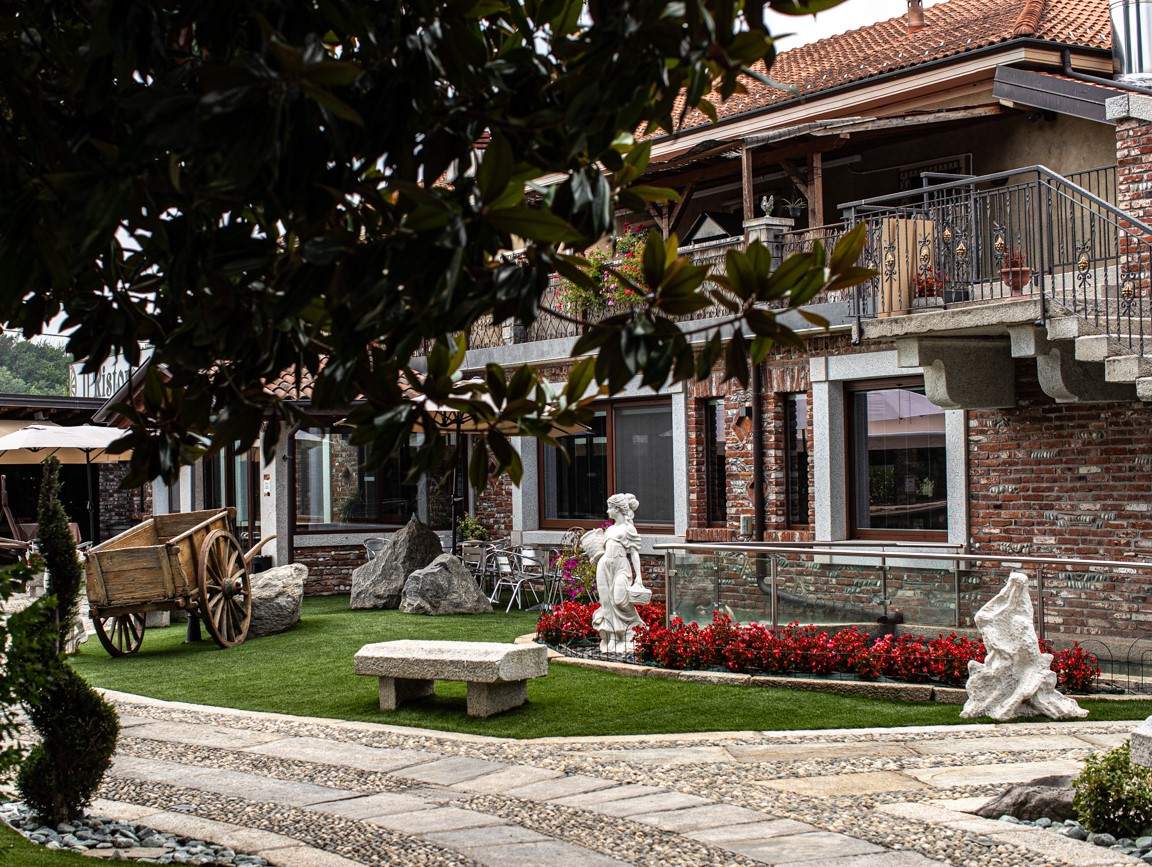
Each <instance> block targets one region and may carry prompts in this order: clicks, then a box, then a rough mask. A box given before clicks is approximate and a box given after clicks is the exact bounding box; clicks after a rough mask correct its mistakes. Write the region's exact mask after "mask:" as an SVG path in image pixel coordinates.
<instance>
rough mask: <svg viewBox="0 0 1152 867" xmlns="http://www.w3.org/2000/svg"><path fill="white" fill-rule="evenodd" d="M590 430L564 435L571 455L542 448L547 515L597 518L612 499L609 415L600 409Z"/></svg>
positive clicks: (564, 443)
mask: <svg viewBox="0 0 1152 867" xmlns="http://www.w3.org/2000/svg"><path fill="white" fill-rule="evenodd" d="M589 427H590V428H591V429H590V430H589V431H588V433H579V434H573V435H571V436H564V437H560V443H561V445H563V446H564V449H565V451H567V452H568V458H565V457H564V454H563V452H561V451H560V449H558V448H556V447H554V446H545V447H544V448H543V449H542V450H541V462H542V464H543V474H542V475H543V480H544V517H545V518H546V519H551V520H558V521H584V520H589V521H594V520H596V519H598V518H603V517H604V513H605V512H604V510H605V509H606V508H607V506H606V503H607V501H608V454H607V443H608V439H607V417H606V416H605V414H604V413H602V412H599V413H597V414H596V417H595V418H594V419H593V420H592V423H591V425H590V426H589Z"/></svg>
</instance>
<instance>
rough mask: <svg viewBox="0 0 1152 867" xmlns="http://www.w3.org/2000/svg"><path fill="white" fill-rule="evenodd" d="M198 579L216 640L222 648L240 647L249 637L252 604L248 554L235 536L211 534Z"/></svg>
mask: <svg viewBox="0 0 1152 867" xmlns="http://www.w3.org/2000/svg"><path fill="white" fill-rule="evenodd" d="M197 577H198V579H199V585H200V594H201V596H202V597H203V600H202V602H203V605H204V609H205V626H207V628H208V631H209V632H210V633H211V634H212V638H213V639H214V640H215V642H216V643H217V644H218V645H220V646H221V647H231V646H233V645H235V644H239V643H240V642H242V641H243V640H244V638H245V637H246V636H247V634H248V622H249V619H250V616H249V612H250V610H251V600H250V599H249V586H248V571H247V564H246V563H245V562H244V552H243V550H241V548H240V543H239V542H237V541H236V538H235V537H234V536H233V535H232V534H231V533H228V532H226V531H224V530H214V531H212V532H211V533H209V534H208V537H207V538H206V539H205V540H204V543H203V545H202V547H201V549H200V563H199V568H198V574H197Z"/></svg>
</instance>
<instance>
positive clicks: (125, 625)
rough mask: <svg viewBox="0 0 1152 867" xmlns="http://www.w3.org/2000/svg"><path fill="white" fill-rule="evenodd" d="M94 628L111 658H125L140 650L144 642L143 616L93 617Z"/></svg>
mask: <svg viewBox="0 0 1152 867" xmlns="http://www.w3.org/2000/svg"><path fill="white" fill-rule="evenodd" d="M92 626H93V627H94V629H95V631H96V637H97V638H98V639H100V644H102V645H103V646H104V649H105V650H107V651H108V653H109V654H110V655H111V656H125V655H127V654H129V653H135V652H136V651H137V650H139V649H140V644H141V642H142V641H143V640H144V615H143V614H118V615H115V616H112V617H99V616H97V617H93V618H92Z"/></svg>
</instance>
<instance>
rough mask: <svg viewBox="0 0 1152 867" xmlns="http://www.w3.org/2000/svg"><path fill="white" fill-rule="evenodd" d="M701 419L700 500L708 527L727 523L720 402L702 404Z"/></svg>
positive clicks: (726, 484) (724, 444) (724, 455)
mask: <svg viewBox="0 0 1152 867" xmlns="http://www.w3.org/2000/svg"><path fill="white" fill-rule="evenodd" d="M700 412H701V415H702V416H703V417H704V498H705V501H706V502H705V507H706V510H707V520H708V525H709V526H720V527H722V526H724V525H725V524H726V523H727V521H728V447H727V443H726V440H725V430H726V425H725V415H724V399H723V398H713V399H712V400H706V401H704V402H703V404H701V407H700Z"/></svg>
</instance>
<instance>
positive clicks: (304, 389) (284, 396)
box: [264, 368, 316, 401]
mask: <svg viewBox="0 0 1152 867" xmlns="http://www.w3.org/2000/svg"><path fill="white" fill-rule="evenodd" d="M315 381H316V377H315V376H313V375H312V374H311V373H310V372H309V371H307V370H305V369H304V368H301V369H300V371H299V376H297V371H296V368H292V369H290V370H285V371H284V372H283V373H281V374H280V375H279V376H278V377H276V379H274V380H272V381H271V382H269V383H267V384H266V385H265V386H264V390H265V391H267V392H268V393H269V394H271V395H273V396H274V397H277V398H279V399H280V400H302V401H307V400H311V399H312V384H313V383H314V382H315Z"/></svg>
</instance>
